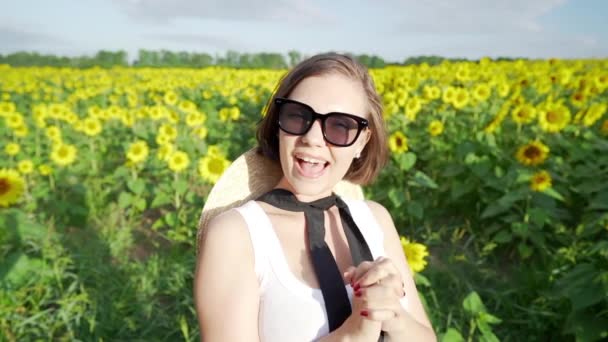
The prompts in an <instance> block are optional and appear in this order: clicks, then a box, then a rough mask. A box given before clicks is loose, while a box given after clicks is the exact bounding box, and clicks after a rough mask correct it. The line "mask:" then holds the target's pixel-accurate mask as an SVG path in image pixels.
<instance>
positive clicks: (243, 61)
mask: <svg viewBox="0 0 608 342" xmlns="http://www.w3.org/2000/svg"><path fill="white" fill-rule="evenodd" d="M350 55H351V56H352V57H354V58H356V59H357V60H359V61H360V62H361V63H362V64H363V65H365V66H367V67H368V68H382V67H385V66H387V65H412V64H422V63H427V64H429V65H436V64H439V63H441V62H442V61H444V60H446V59H448V60H450V61H461V60H464V59H463V58H444V57H441V56H416V57H409V58H407V59H404V60H403V61H401V62H394V61H385V60H384V59H383V58H382V57H379V56H376V55H368V54H360V55H356V54H350ZM306 57H307V56H306V55H303V54H301V53H300V52H298V51H293V50H292V51H289V52H288V53H287V54H286V55H284V54H280V53H272V52H260V53H239V52H237V51H232V50H230V51H227V52H226V53H224V54H223V55H219V54H215V55H211V54H208V53H204V52H203V53H199V52H186V51H179V52H175V51H169V50H144V49H142V50H139V51H138V55H137V58H136V59H135V60H133V61H129V59H128V54H127V52H125V51H106V50H101V51H99V52H97V53H96V54H95V55H93V56H77V57H67V56H56V55H45V54H39V53H37V52H25V51H21V52H14V53H10V54H7V55H2V54H0V64H8V65H11V66H17V67H25V66H53V67H73V68H91V67H94V66H98V67H102V68H110V67H114V66H125V67H126V66H133V67H190V68H204V67H209V66H227V67H232V68H271V69H280V68H288V67H291V66H294V65H295V64H297V63H298V62H300V61H301V60H302V59H304V58H306ZM503 59H504V58H503Z"/></svg>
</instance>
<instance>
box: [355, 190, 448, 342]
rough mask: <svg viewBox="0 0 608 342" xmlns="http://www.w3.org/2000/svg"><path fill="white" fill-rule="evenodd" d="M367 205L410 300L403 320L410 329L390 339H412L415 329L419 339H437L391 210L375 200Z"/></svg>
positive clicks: (387, 254)
mask: <svg viewBox="0 0 608 342" xmlns="http://www.w3.org/2000/svg"><path fill="white" fill-rule="evenodd" d="M366 202H367V205H368V206H369V207H370V209H371V210H372V213H373V214H374V217H375V218H376V220H377V221H378V223H379V225H380V227H381V228H382V230H383V233H384V250H385V252H386V256H387V257H388V258H389V259H391V260H392V262H393V264H394V265H395V266H396V267H397V269H398V270H399V272H400V273H401V277H402V279H403V283H404V290H405V296H406V297H407V300H408V305H407V310H404V311H403V315H402V317H403V321H402V322H401V323H402V324H403V325H404V327H405V326H409V328H408V329H404V330H403V333H404V334H406V335H404V336H389V341H391V340H392V341H402V340H410V339H411V338H412V337H413V336H412V335H411V334H412V333H413V332H414V331H418V333H417V334H416V335H417V336H418V339H416V340H417V341H423V340H431V341H436V340H437V337H436V336H435V333H434V331H433V328H432V326H431V322H430V321H429V319H428V316H427V315H426V312H425V311H424V307H423V306H422V302H421V301H420V297H419V295H418V290H417V289H416V284H415V283H414V278H413V274H412V271H411V269H410V267H409V265H408V264H407V260H406V259H405V255H404V253H403V248H402V247H401V241H400V237H399V234H398V233H397V229H396V228H395V224H394V223H393V219H392V217H391V215H390V214H389V212H388V211H387V210H386V208H384V207H383V206H382V205H380V204H379V203H376V202H374V201H366Z"/></svg>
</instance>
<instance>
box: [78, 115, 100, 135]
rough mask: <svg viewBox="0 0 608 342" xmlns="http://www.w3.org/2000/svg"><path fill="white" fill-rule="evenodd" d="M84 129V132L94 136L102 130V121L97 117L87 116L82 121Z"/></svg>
mask: <svg viewBox="0 0 608 342" xmlns="http://www.w3.org/2000/svg"><path fill="white" fill-rule="evenodd" d="M82 131H83V132H84V134H86V135H88V136H90V137H94V136H96V135H98V134H99V132H101V122H99V120H98V119H96V118H86V119H84V121H83V123H82Z"/></svg>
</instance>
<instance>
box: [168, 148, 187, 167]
mask: <svg viewBox="0 0 608 342" xmlns="http://www.w3.org/2000/svg"><path fill="white" fill-rule="evenodd" d="M167 164H169V169H171V171H173V172H182V171H184V170H185V169H186V168H187V167H188V165H190V158H189V157H188V154H186V152H183V151H179V150H177V151H175V152H173V153H171V155H170V156H169V158H168V159H167Z"/></svg>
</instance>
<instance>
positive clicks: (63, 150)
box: [51, 143, 77, 166]
mask: <svg viewBox="0 0 608 342" xmlns="http://www.w3.org/2000/svg"><path fill="white" fill-rule="evenodd" d="M76 152H77V150H76V147H74V146H73V145H69V144H63V143H60V144H57V145H55V146H53V150H52V151H51V159H52V160H53V162H55V164H57V165H59V166H67V165H70V164H72V163H73V162H74V160H76Z"/></svg>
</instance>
